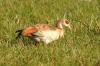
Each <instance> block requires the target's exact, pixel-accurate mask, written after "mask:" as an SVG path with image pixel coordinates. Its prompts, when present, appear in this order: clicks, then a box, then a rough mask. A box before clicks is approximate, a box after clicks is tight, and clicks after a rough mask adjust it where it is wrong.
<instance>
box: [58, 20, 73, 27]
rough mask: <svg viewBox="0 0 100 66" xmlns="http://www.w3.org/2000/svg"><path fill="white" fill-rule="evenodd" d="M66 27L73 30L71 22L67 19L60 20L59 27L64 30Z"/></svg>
mask: <svg viewBox="0 0 100 66" xmlns="http://www.w3.org/2000/svg"><path fill="white" fill-rule="evenodd" d="M64 26H65V27H68V28H69V29H71V25H70V22H69V21H68V20H67V19H61V20H58V22H57V27H58V28H61V29H62V28H63V27H64Z"/></svg>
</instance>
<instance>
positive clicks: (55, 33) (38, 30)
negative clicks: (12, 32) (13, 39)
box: [16, 19, 71, 46]
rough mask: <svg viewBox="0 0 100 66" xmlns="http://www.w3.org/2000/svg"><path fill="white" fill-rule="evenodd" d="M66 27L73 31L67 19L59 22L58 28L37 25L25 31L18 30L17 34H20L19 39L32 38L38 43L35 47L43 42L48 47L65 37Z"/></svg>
mask: <svg viewBox="0 0 100 66" xmlns="http://www.w3.org/2000/svg"><path fill="white" fill-rule="evenodd" d="M64 26H66V27H68V28H70V29H71V27H70V22H69V21H68V20H67V19H61V20H58V21H57V24H56V26H53V25H49V24H36V25H34V26H31V27H27V28H25V29H21V30H17V31H16V33H18V36H17V38H18V37H20V36H25V37H31V38H33V39H34V40H35V41H36V44H35V45H37V44H38V43H39V42H41V41H42V42H44V43H45V45H46V46H47V45H48V44H49V43H50V42H52V41H54V40H57V39H59V38H61V37H63V36H64V29H63V27H64Z"/></svg>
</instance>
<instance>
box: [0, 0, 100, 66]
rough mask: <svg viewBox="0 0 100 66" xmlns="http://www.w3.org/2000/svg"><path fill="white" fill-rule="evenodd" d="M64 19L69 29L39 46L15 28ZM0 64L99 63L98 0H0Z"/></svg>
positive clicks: (99, 65) (70, 65) (95, 65)
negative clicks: (63, 35)
mask: <svg viewBox="0 0 100 66" xmlns="http://www.w3.org/2000/svg"><path fill="white" fill-rule="evenodd" d="M61 18H67V19H68V20H69V21H70V22H71V25H72V30H71V31H70V30H69V29H68V28H65V37H64V38H62V39H58V40H57V41H54V42H52V43H50V44H49V47H48V48H45V47H44V43H40V46H39V47H37V48H36V47H34V45H33V46H30V44H34V42H33V41H31V40H29V39H28V38H25V40H23V41H22V40H21V39H19V40H16V39H15V37H16V34H15V31H16V30H18V29H22V28H25V27H28V26H32V25H34V24H37V23H49V24H55V23H56V21H57V19H61ZM0 66H100V0H0Z"/></svg>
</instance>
